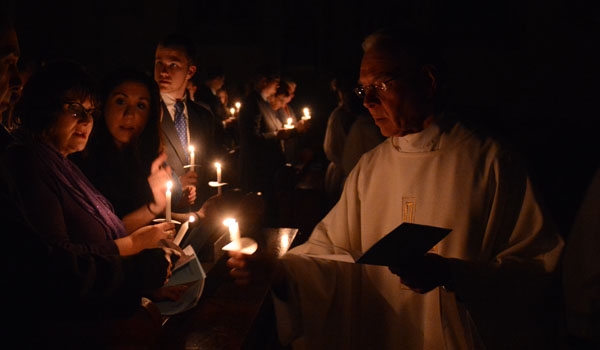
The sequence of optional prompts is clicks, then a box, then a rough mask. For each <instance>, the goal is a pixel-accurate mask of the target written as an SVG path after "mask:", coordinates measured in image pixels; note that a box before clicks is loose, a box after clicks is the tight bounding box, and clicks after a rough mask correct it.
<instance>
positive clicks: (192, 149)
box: [188, 145, 195, 153]
mask: <svg viewBox="0 0 600 350" xmlns="http://www.w3.org/2000/svg"><path fill="white" fill-rule="evenodd" d="M194 150H195V149H194V146H192V145H189V146H188V151H190V153H191V152H194Z"/></svg>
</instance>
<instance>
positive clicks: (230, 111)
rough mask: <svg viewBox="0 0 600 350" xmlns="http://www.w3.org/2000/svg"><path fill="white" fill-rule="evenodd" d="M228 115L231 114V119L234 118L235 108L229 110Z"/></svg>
mask: <svg viewBox="0 0 600 350" xmlns="http://www.w3.org/2000/svg"><path fill="white" fill-rule="evenodd" d="M229 113H231V117H235V108H233V107H231V108H229Z"/></svg>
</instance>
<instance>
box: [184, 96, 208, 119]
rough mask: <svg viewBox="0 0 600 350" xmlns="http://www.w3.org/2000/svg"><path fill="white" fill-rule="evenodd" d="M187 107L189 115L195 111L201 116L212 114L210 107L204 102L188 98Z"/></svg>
mask: <svg viewBox="0 0 600 350" xmlns="http://www.w3.org/2000/svg"><path fill="white" fill-rule="evenodd" d="M187 107H188V113H189V114H190V115H191V114H194V113H195V114H197V115H199V116H202V117H211V116H212V112H211V111H210V107H209V106H208V105H207V104H206V103H204V102H201V101H192V100H188V101H187Z"/></svg>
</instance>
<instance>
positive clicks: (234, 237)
mask: <svg viewBox="0 0 600 350" xmlns="http://www.w3.org/2000/svg"><path fill="white" fill-rule="evenodd" d="M223 223H224V224H225V225H226V226H227V227H228V228H229V239H230V240H231V242H232V243H233V244H235V245H238V246H239V243H240V227H239V225H238V222H237V221H236V220H235V219H234V218H227V219H225V221H223Z"/></svg>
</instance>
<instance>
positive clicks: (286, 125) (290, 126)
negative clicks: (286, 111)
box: [283, 118, 294, 129]
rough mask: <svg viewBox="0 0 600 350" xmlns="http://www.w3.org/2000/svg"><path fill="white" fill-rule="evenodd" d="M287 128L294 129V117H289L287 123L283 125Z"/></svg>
mask: <svg viewBox="0 0 600 350" xmlns="http://www.w3.org/2000/svg"><path fill="white" fill-rule="evenodd" d="M283 127H284V128H285V129H293V128H294V126H293V125H292V118H287V123H286V124H285V125H284V126H283Z"/></svg>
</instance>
